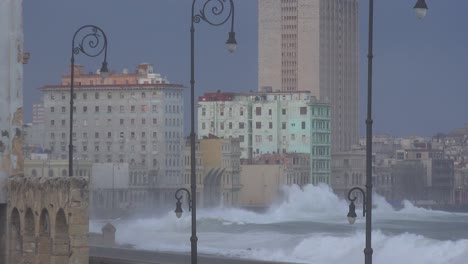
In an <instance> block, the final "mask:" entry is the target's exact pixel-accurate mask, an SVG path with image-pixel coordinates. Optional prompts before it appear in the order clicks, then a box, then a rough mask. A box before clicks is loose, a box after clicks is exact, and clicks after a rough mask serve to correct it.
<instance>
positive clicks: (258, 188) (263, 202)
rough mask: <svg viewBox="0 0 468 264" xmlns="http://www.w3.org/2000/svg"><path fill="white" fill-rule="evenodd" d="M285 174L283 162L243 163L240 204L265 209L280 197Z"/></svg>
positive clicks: (245, 206)
mask: <svg viewBox="0 0 468 264" xmlns="http://www.w3.org/2000/svg"><path fill="white" fill-rule="evenodd" d="M283 176H284V167H283V166H282V165H281V164H263V165H242V166H241V177H240V179H241V184H242V189H241V190H240V195H239V206H240V207H244V208H250V209H260V210H261V209H264V208H266V207H268V206H270V205H271V204H273V203H274V202H275V201H277V200H278V199H279V198H280V195H281V186H282V182H283Z"/></svg>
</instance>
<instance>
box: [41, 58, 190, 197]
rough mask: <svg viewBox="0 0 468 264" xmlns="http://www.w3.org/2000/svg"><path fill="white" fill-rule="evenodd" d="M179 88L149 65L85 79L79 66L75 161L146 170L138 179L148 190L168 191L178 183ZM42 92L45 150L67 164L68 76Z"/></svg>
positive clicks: (180, 142) (181, 140)
mask: <svg viewBox="0 0 468 264" xmlns="http://www.w3.org/2000/svg"><path fill="white" fill-rule="evenodd" d="M183 89H184V88H183V86H182V85H178V84H170V83H169V82H168V81H167V80H166V79H165V78H163V77H161V76H160V75H159V74H156V73H154V72H153V66H152V65H150V64H140V65H139V66H138V68H137V71H136V73H128V71H127V70H124V72H123V73H121V74H117V73H111V74H110V75H109V76H107V77H106V78H102V77H101V76H100V75H99V74H93V73H90V74H84V73H83V70H82V68H81V67H80V66H77V68H75V91H74V93H75V100H74V107H73V112H74V118H73V125H74V130H73V135H72V137H73V145H74V152H75V155H74V158H76V159H81V160H89V161H92V162H99V163H101V162H107V163H109V162H117V163H119V162H121V163H124V162H125V163H129V164H130V166H132V167H140V168H144V171H146V173H143V174H141V175H139V176H138V177H139V178H141V179H143V180H144V181H145V182H146V183H147V184H148V185H151V186H154V185H155V181H157V186H165V187H167V188H169V189H170V188H171V187H175V186H178V185H180V184H182V178H183V148H184V136H183V132H184V129H183V112H184V109H183V101H184V100H183ZM42 91H43V93H44V98H43V100H44V109H45V110H44V120H45V138H46V139H45V142H46V143H45V144H46V146H45V147H46V148H47V149H49V150H50V151H51V155H52V159H68V144H69V132H70V130H69V129H70V127H69V125H70V123H69V122H70V120H69V118H70V116H69V114H70V112H69V111H70V76H69V75H68V76H64V77H63V78H62V83H61V84H60V85H48V86H44V87H42ZM169 189H168V193H169V192H170V190H169ZM167 195H169V194H167ZM168 197H169V196H168ZM171 197H173V193H171ZM163 199H164V198H163Z"/></svg>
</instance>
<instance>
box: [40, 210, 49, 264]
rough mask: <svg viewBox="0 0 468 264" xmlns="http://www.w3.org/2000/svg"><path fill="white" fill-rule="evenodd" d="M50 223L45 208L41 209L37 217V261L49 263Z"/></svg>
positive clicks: (41, 263) (44, 263) (42, 263)
mask: <svg viewBox="0 0 468 264" xmlns="http://www.w3.org/2000/svg"><path fill="white" fill-rule="evenodd" d="M50 227H51V223H50V216H49V212H48V211H47V209H45V208H44V209H42V212H41V216H40V218H39V233H38V239H37V263H38V264H49V263H50V253H51V251H52V238H51V236H50V235H51V230H50Z"/></svg>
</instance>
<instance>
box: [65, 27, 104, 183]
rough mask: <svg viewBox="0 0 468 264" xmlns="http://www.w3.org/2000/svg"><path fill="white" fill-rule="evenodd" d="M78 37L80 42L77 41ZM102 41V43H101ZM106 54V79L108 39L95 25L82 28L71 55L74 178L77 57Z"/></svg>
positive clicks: (70, 147) (70, 148)
mask: <svg viewBox="0 0 468 264" xmlns="http://www.w3.org/2000/svg"><path fill="white" fill-rule="evenodd" d="M77 37H78V40H77V39H76V38H77ZM101 40H102V43H101ZM103 52H104V61H103V62H102V67H101V70H100V74H101V76H102V77H103V78H105V76H106V74H107V73H108V72H109V70H108V69H107V37H106V34H105V33H104V31H102V29H100V28H99V27H97V26H94V25H86V26H82V27H80V28H79V29H78V30H77V31H76V32H75V34H74V35H73V40H72V55H71V69H70V71H71V73H70V139H69V140H70V142H69V145H68V174H69V176H73V100H74V93H73V88H74V85H75V83H74V81H75V55H78V54H80V53H82V54H84V55H86V56H88V57H92V58H94V57H97V56H99V55H101V54H102V53H103Z"/></svg>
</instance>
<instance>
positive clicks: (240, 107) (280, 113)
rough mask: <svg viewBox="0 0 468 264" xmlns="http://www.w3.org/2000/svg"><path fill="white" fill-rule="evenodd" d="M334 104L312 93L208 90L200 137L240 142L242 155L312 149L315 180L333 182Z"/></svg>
mask: <svg viewBox="0 0 468 264" xmlns="http://www.w3.org/2000/svg"><path fill="white" fill-rule="evenodd" d="M331 129H332V128H331V111H330V105H329V104H328V103H326V102H323V101H319V100H317V99H316V98H315V97H313V96H311V94H310V92H271V91H265V92H259V93H220V92H219V93H206V94H204V95H203V96H201V97H200V98H199V108H198V135H199V137H200V138H202V137H208V136H209V135H210V134H212V135H215V136H217V137H221V138H229V137H232V138H238V139H239V140H240V147H241V158H243V159H250V160H253V159H255V158H257V157H259V156H261V155H264V154H278V153H308V154H309V155H310V163H311V166H310V167H311V174H310V176H311V183H314V184H317V183H320V182H323V183H329V182H330V154H331V149H330V144H331Z"/></svg>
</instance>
